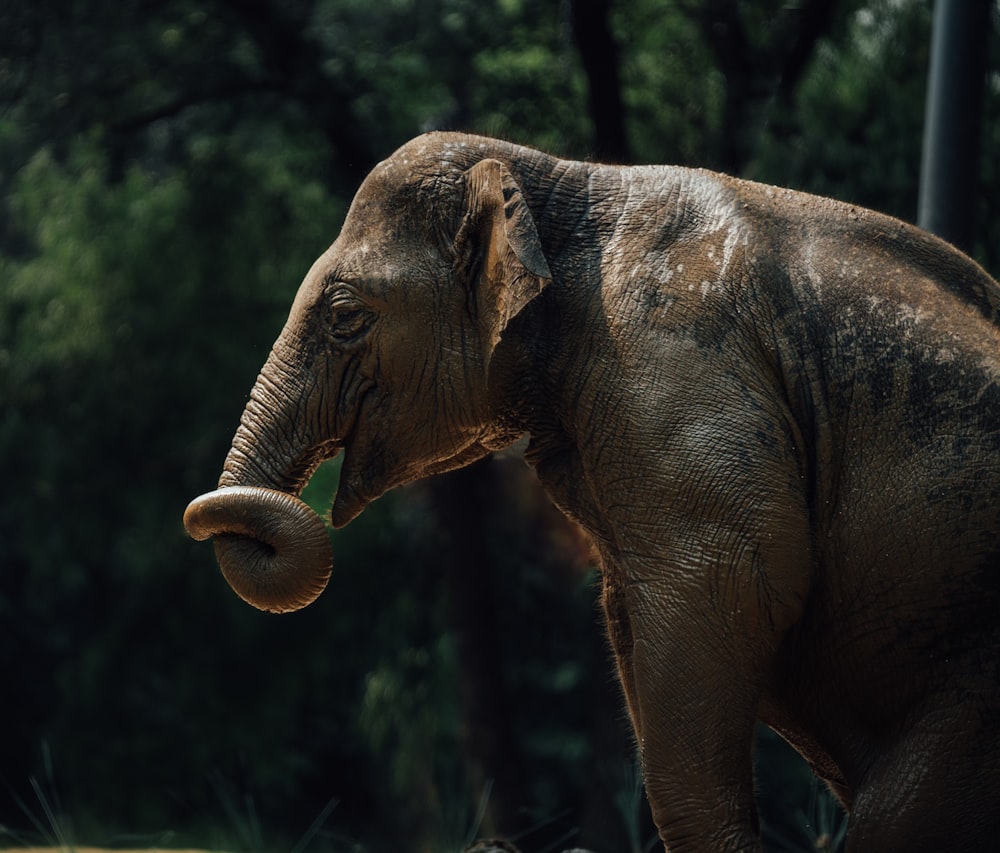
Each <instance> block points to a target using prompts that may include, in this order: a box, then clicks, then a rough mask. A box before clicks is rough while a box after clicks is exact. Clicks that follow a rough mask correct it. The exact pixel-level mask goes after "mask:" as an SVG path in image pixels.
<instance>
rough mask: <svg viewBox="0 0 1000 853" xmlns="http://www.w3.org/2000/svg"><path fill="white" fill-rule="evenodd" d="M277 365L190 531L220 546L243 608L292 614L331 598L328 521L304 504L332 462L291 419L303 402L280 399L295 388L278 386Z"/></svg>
mask: <svg viewBox="0 0 1000 853" xmlns="http://www.w3.org/2000/svg"><path fill="white" fill-rule="evenodd" d="M278 362H280V359H278V357H277V356H276V354H275V353H272V356H271V359H269V362H268V364H266V365H265V366H264V370H262V371H261V374H260V377H259V378H258V380H257V382H256V384H255V385H254V388H253V391H252V392H251V395H250V400H249V402H248V403H247V407H246V409H245V410H244V412H243V417H242V419H241V421H240V426H239V429H238V430H237V432H236V435H235V437H234V438H233V444H232V447H231V449H230V451H229V454H228V456H227V457H226V462H225V467H224V470H223V474H222V476H221V478H220V479H219V488H218V489H217V490H216V491H213V492H208V493H207V494H204V495H201V496H200V497H198V498H195V499H194V500H193V501H191V503H190V504H189V505H188V507H187V510H186V511H185V513H184V527H185V528H186V530H187V532H188V534H189V535H190V536H191V537H192V538H194V539H197V540H204V539H208V538H210V537H211V538H214V544H215V555H216V559H217V560H218V562H219V566H220V568H221V569H222V573H223V575H224V576H225V578H226V580H227V581H228V582H229V585H230V586H232V588H233V590H234V591H235V592H236V594H237V595H239V596H240V597H241V598H242V599H243V600H244V601H246V602H248V603H249V604H252V605H253V606H254V607H257V608H259V609H261V610H266V611H269V612H272V613H286V612H289V611H292V610H299V609H301V608H303V607H305V606H306V605H307V604H310V603H312V602H313V601H314V600H315V599H316V598H317V597H318V596H319V595H320V593H321V592H322V591H323V590H324V588H325V587H326V584H327V581H328V580H329V578H330V572H331V570H332V567H333V553H332V549H331V547H330V538H329V534H328V533H327V529H326V525H325V524H324V523H323V520H322V519H321V518H320V517H319V516H318V515H317V514H316V513H315V512H314V511H313V510H312V509H311V508H310V507H309V506H308V505H306V504H305V503H304V502H303V501H301V500H300V499H299V498H298V495H299V494H300V493H301V491H302V488H303V487H304V486H305V484H306V482H308V480H309V477H310V476H311V474H312V473H313V471H314V470H315V468H316V466H317V465H318V464H319V462H320V461H322V458H323V456H324V455H328V454H325V453H324V452H323V447H324V445H321V444H317V443H316V442H315V441H314V440H313V437H312V434H311V430H310V431H309V432H310V434H308V435H307V434H306V432H305V430H304V429H303V426H302V424H301V423H297V422H296V419H295V418H294V417H290V414H291V413H292V412H297V413H298V417H299V418H301V413H302V411H303V407H302V400H301V399H297V400H293V401H288V400H287V399H284V398H283V395H282V394H280V393H279V389H281V388H284V387H295V386H294V384H293V383H291V382H276V381H274V378H275V377H276V376H280V375H281V373H280V372H277V373H276V370H278V367H279V364H278ZM286 375H287V374H286ZM326 449H327V450H329V449H330V446H329V443H327V445H326Z"/></svg>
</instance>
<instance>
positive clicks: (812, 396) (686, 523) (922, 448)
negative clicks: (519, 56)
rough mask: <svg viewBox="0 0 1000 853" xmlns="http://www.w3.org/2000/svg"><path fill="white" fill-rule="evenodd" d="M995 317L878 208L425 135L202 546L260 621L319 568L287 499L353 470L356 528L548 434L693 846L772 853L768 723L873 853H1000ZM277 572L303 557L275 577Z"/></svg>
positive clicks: (383, 194)
mask: <svg viewBox="0 0 1000 853" xmlns="http://www.w3.org/2000/svg"><path fill="white" fill-rule="evenodd" d="M998 305H1000V291H998V288H997V285H996V284H995V283H994V282H993V281H992V280H991V279H990V278H989V277H988V276H987V275H986V274H985V273H984V272H983V271H982V270H981V269H979V268H978V267H977V266H976V265H975V264H974V263H972V262H971V261H970V260H968V259H967V258H966V257H964V256H963V255H961V254H959V253H958V252H956V251H955V250H954V249H952V248H950V247H949V246H947V245H945V244H944V243H942V242H940V241H938V240H936V239H935V238H933V237H930V236H928V235H927V234H925V233H923V232H921V231H918V230H916V229H914V228H912V227H910V226H907V225H904V224H902V223H900V222H897V221H895V220H892V219H889V218H886V217H884V216H881V215H878V214H875V213H872V212H870V211H866V210H860V209H857V208H853V207H849V206H847V205H844V204H839V203H837V202H833V201H829V200H826V199H821V198H815V197H811V196H807V195H802V194H798V193H794V192H789V191H786V190H781V189H775V188H771V187H766V186H762V185H758V184H753V183H748V182H744V181H739V180H734V179H732V178H728V177H725V176H722V175H717V174H712V173H708V172H703V171H692V170H687V169H681V168H671V167H636V168H632V167H626V168H618V167H610V166H600V165H593V164H590V163H577V162H568V161H564V160H558V159H555V158H552V157H549V156H546V155H544V154H541V153H538V152H536V151H532V150H529V149H526V148H521V147H518V146H515V145H511V144H507V143H504V142H499V141H496V140H491V139H483V138H478V137H470V136H461V135H453V134H431V135H427V136H422V137H419V138H418V139H415V140H413V141H412V142H410V143H409V144H407V145H405V146H404V147H403V148H401V149H400V150H399V151H397V152H396V153H395V154H393V155H392V156H391V157H390V158H389V159H388V160H386V161H384V162H383V163H381V164H380V165H379V166H377V167H376V168H375V169H374V171H373V172H372V174H371V175H370V176H369V177H368V178H367V179H366V180H365V182H364V184H363V185H362V187H361V189H360V190H359V192H358V194H357V197H356V198H355V200H354V203H353V205H352V207H351V209H350V212H349V214H348V216H347V220H346V222H345V223H344V226H343V230H342V232H341V234H340V236H339V238H338V239H337V241H336V242H335V243H334V244H333V246H332V247H331V248H330V249H329V250H328V251H327V252H326V253H325V254H324V255H323V256H322V257H320V259H319V260H318V261H317V262H316V264H315V265H314V266H313V268H312V269H311V270H310V272H309V274H308V275H307V276H306V279H305V281H304V282H303V284H302V287H301V289H300V291H299V293H298V296H297V298H296V300H295V303H294V305H293V306H292V310H291V315H290V316H289V319H288V323H287V325H286V327H285V329H284V331H283V332H282V334H281V337H280V338H279V339H278V341H277V343H276V344H275V346H274V350H273V352H272V354H271V356H270V358H269V359H268V361H267V363H266V364H265V366H264V368H263V371H262V372H261V375H260V378H259V379H258V381H257V384H256V386H255V387H254V389H253V393H252V396H251V400H250V402H249V404H248V405H247V408H246V412H245V413H244V415H243V420H242V423H241V425H240V428H239V431H238V432H237V434H236V437H235V439H234V441H233V446H232V450H231V452H230V454H229V456H228V458H227V460H226V463H225V469H224V472H223V474H222V478H221V480H220V487H222V489H221V491H219V492H214V493H211V494H210V495H207V496H204V497H203V498H201V499H199V500H198V501H195V502H194V503H193V504H192V508H191V509H190V510H189V514H188V515H189V518H188V523H189V529H191V531H192V533H193V534H194V535H197V536H199V537H201V538H206V537H208V536H210V535H213V534H218V539H217V541H221V542H228V543H229V545H233V543H234V542H235V543H236V545H238V546H239V547H235V546H234V547H231V548H229V551H230V552H231V553H229V554H228V555H227V554H226V553H225V552H226V548H227V547H229V546H226V547H224V548H222V550H221V551H220V559H223V561H224V562H226V561H228V562H229V564H230V565H229V566H228V571H227V575H228V576H230V577H231V578H236V581H235V582H234V583H235V584H236V585H237V588H238V589H239V590H240V592H241V594H243V595H245V596H246V597H247V598H248V599H250V600H252V601H255V602H256V603H258V605H259V606H263V607H267V608H268V609H275V610H281V609H289V608H293V607H297V606H301V604H303V603H305V602H307V601H308V600H311V598H312V597H314V596H315V595H316V594H318V590H319V589H320V588H322V584H323V583H324V582H325V577H326V574H328V572H329V553H320V552H324V548H325V547H326V546H323V545H320V544H318V542H319V536H318V534H317V532H316V530H317V528H315V525H314V523H313V525H312V526H310V522H309V521H308V519H305V520H304V516H308V515H309V513H310V512H311V511H309V510H308V509H305V510H304V511H303V510H302V509H301V508H299V507H292V508H290V509H288V513H289V515H290V516H291V517H292V522H293V524H296V525H299V526H300V527H303V526H304V528H309V529H310V530H312V531H313V532H312V533H309V534H308V535H306V534H301V537H302V538H304V539H305V540H306V541H307V543H308V544H307V546H306V547H305V551H306V553H305V554H302V555H300V554H296V553H294V551H292V552H287V549H288V548H294V542H296V541H298V539H299V537H300V534H298V533H296V534H294V535H292V536H290V537H289V536H286V537H285V538H284V539H283V540H282V541H281V543H278V544H276V535H277V534H274V533H273V532H267V533H261V534H260V538H262V539H263V540H264V541H265V543H267V544H265V545H264V546H259V545H257V544H256V543H255V542H254V541H253V539H254V537H255V536H256V534H255V531H256V530H257V529H258V528H259V527H260V525H261V524H262V523H263V521H262V519H263V520H264V521H267V522H268V523H269V524H270V525H271V527H272V528H273V527H275V525H276V524H277V523H278V522H276V521H275V518H278V521H280V520H281V513H283V512H285V510H283V509H281V510H280V511H279V507H280V506H282V504H281V503H280V500H279V499H276V498H274V496H273V493H272V491H271V490H278V491H280V492H286V493H290V494H297V493H298V492H299V491H300V490H301V489H302V487H303V485H304V484H305V483H306V481H307V479H308V478H309V476H310V474H311V472H312V471H313V470H314V469H315V466H316V465H317V464H318V463H319V462H320V461H321V460H323V459H326V458H328V457H331V456H334V455H336V454H337V453H338V452H340V451H341V450H343V452H344V454H345V456H344V461H343V472H342V475H341V478H342V479H341V485H340V489H339V493H338V494H337V496H336V500H335V502H334V504H333V509H332V521H333V524H334V525H336V526H340V525H343V524H346V523H347V522H348V521H350V520H351V519H352V518H354V516H356V515H357V514H358V513H359V512H361V510H362V509H363V508H364V507H365V506H366V505H367V504H368V503H369V502H370V501H372V500H374V499H375V498H377V497H378V496H379V495H381V494H382V493H384V492H385V491H386V490H388V489H390V488H392V487H394V486H398V485H400V484H402V483H406V482H409V481H412V480H415V479H417V478H420V477H426V476H427V475H429V474H433V473H436V472H440V471H446V470H448V469H451V468H455V467H458V466H461V465H465V464H467V463H469V462H472V461H473V460H475V459H478V458H480V457H482V456H484V455H486V454H488V453H489V452H491V451H493V450H495V449H498V448H502V447H505V446H507V445H509V444H510V443H512V442H513V441H514V440H515V439H517V438H518V437H520V436H522V435H523V434H528V435H530V446H529V449H528V451H527V454H526V456H527V460H528V462H529V463H530V464H531V465H533V466H534V467H535V469H536V471H537V473H538V476H539V478H540V479H541V482H542V483H543V485H544V486H545V488H546V489H547V491H548V493H549V494H550V495H551V496H552V498H553V500H554V501H555V502H556V503H557V504H558V505H559V506H560V507H561V508H562V509H563V510H564V511H565V512H566V513H567V514H568V515H569V516H571V517H572V518H574V519H575V520H576V521H578V522H579V523H580V524H581V525H582V526H583V527H584V528H585V529H586V530H587V531H588V532H589V533H590V535H591V536H592V538H593V540H594V541H595V543H596V544H597V547H598V550H599V552H600V555H601V559H602V563H603V573H604V606H605V609H606V613H607V623H608V630H609V634H610V637H611V641H612V643H613V646H614V649H615V652H616V655H617V659H618V663H619V666H620V672H621V678H622V683H623V685H624V689H625V695H626V698H627V701H628V707H629V710H630V713H631V718H632V721H633V723H634V726H635V731H636V736H637V739H638V745H639V749H640V751H641V756H642V763H643V769H644V774H645V783H646V790H647V793H648V796H649V801H650V803H651V805H652V810H653V815H654V818H655V821H656V824H657V826H658V827H659V831H660V836H661V837H662V839H663V841H664V842H665V844H666V845H667V846H668V847H669V849H670V850H671V851H681V850H756V849H759V841H758V835H757V824H756V817H755V812H754V804H753V790H752V771H751V745H752V740H753V728H754V721H755V720H756V719H758V718H759V719H761V720H763V721H764V722H766V723H767V724H768V725H770V726H772V727H773V728H774V729H776V730H777V731H778V732H780V733H781V734H782V735H784V736H785V737H786V738H787V739H788V740H789V741H790V742H791V743H792V744H793V745H794V746H795V747H797V748H798V750H799V751H800V752H801V753H802V754H803V755H804V756H805V757H806V758H807V759H808V760H809V762H810V763H811V765H812V766H813V768H814V769H815V771H816V772H817V773H818V774H819V775H820V776H821V777H822V778H824V779H825V780H826V781H827V782H828V783H829V784H830V786H831V787H832V789H833V790H834V792H835V793H836V794H837V795H838V796H839V798H840V799H841V801H842V802H843V803H844V805H845V806H846V807H847V808H848V809H849V810H850V812H851V819H850V831H849V836H848V848H849V849H850V850H872V851H887V850H907V851H914V850H939V849H948V850H959V849H968V850H971V849H988V848H990V847H992V846H994V845H995V844H996V839H997V837H998V833H1000V807H998V805H997V804H998V803H1000V738H998V737H997V731H998V724H1000V667H998V649H1000V600H998V599H1000V565H998V553H1000V539H998V531H1000V517H998V515H1000V499H998V492H1000V434H998V428H1000V388H998V380H1000V328H998V324H997V313H998ZM234 487H241V488H234ZM234 496H235V497H236V498H238V500H234ZM280 497H281V496H280V495H279V496H278V498H280ZM261 501H263V502H264V503H263V504H260V502H261ZM259 505H260V506H263V508H259V509H258V510H255V509H254V507H257V506H259ZM278 526H280V525H278ZM233 533H236V534H238V535H236V536H233V535H231V534H233ZM289 539H290V540H292V543H293V544H291V545H290V544H289V541H288V540H289ZM255 548H256V549H257V550H258V551H260V556H259V560H258V562H256V563H255V562H254V559H257V558H253V559H251V558H249V557H247V556H246V554H247V553H249V552H251V551H253V550H254V549H255ZM275 551H279V552H280V551H285V552H286V553H284V554H283V555H282V554H281V553H279V554H278V555H277V556H278V557H281V558H282V559H284V560H285V563H286V564H287V565H293V566H297V568H295V569H292V570H288V569H287V565H286V568H280V567H279V568H278V569H274V570H273V574H274V575H275V576H276V577H277V578H278V579H277V580H275V581H274V582H273V583H272V580H273V579H272V578H271V575H270V574H269V573H270V572H272V570H271V569H269V568H268V565H269V563H268V561H269V560H273V559H276V557H275ZM234 555H235V556H234ZM247 561H249V562H247ZM299 577H301V578H303V580H302V582H301V584H299V581H298V580H297V578H299ZM248 578H249V580H248ZM290 578H291V579H290ZM297 585H298V586H297ZM299 586H301V587H304V590H305V591H302V589H300V588H299Z"/></svg>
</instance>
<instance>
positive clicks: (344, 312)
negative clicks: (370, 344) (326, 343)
mask: <svg viewBox="0 0 1000 853" xmlns="http://www.w3.org/2000/svg"><path fill="white" fill-rule="evenodd" d="M370 320H371V312H369V311H367V310H365V309H364V308H360V307H354V306H351V307H348V306H344V307H343V308H338V309H337V310H336V311H335V312H334V315H333V327H332V329H331V334H332V335H333V337H334V338H335V339H336V340H337V341H339V342H340V343H352V342H353V341H355V340H358V339H359V338H361V336H362V335H363V334H364V333H365V332H366V331H367V330H368V325H369V322H370Z"/></svg>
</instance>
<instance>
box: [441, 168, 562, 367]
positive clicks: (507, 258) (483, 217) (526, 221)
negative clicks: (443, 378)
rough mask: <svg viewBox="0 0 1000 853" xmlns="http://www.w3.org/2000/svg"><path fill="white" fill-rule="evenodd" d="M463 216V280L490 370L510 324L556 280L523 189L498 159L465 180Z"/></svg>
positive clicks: (458, 247)
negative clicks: (494, 352) (466, 286)
mask: <svg viewBox="0 0 1000 853" xmlns="http://www.w3.org/2000/svg"><path fill="white" fill-rule="evenodd" d="M464 178H465V215H464V218H463V220H462V224H461V226H460V228H459V231H458V235H457V236H456V238H455V258H456V266H457V268H458V272H459V276H460V277H461V279H462V280H463V281H465V282H467V284H468V287H469V307H470V310H471V311H472V313H473V314H474V316H475V317H476V319H477V322H478V324H479V333H480V338H481V340H482V344H483V364H484V367H485V368H486V369H487V370H488V369H489V365H490V361H491V359H492V357H493V350H494V349H495V348H496V345H497V343H498V342H499V341H500V337H501V336H502V335H503V332H504V329H506V328H507V324H508V323H510V321H511V320H512V319H513V318H514V317H516V316H517V315H518V314H519V313H520V312H521V310H522V309H523V308H524V307H525V306H526V305H527V304H528V303H529V302H530V301H531V300H532V299H534V298H535V297H536V296H538V294H540V293H541V292H542V290H544V289H545V287H546V285H547V284H548V283H549V281H551V279H552V273H551V272H550V271H549V265H548V263H546V261H545V255H544V254H543V253H542V244H541V241H540V240H539V238H538V231H537V229H536V228H535V221H534V219H532V216H531V211H530V210H529V209H528V205H527V204H525V201H524V196H522V194H521V188H520V187H519V186H518V185H517V182H516V181H515V180H514V177H513V176H512V175H511V173H510V172H509V171H508V169H507V167H506V166H505V165H504V164H503V163H501V162H500V161H499V160H492V159H491V160H482V161H480V162H479V163H477V164H476V165H475V166H473V167H472V168H471V169H469V170H468V171H467V172H466V173H465V175H464Z"/></svg>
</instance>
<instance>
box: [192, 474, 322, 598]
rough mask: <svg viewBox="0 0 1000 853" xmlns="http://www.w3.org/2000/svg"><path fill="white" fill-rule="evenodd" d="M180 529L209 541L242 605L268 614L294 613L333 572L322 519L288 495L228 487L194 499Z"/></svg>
mask: <svg viewBox="0 0 1000 853" xmlns="http://www.w3.org/2000/svg"><path fill="white" fill-rule="evenodd" d="M184 527H185V528H186V529H187V532H188V534H189V535H190V536H191V537H192V538H194V539H198V540H204V539H208V538H210V537H214V540H215V542H214V544H215V555H216V558H217V559H218V561H219V566H220V567H221V569H222V573H223V575H225V578H226V580H227V581H229V584H230V586H232V588H233V589H234V590H235V591H236V593H237V595H239V596H240V597H241V598H242V599H243V600H244V601H246V602H248V603H249V604H252V605H253V606H254V607H258V608H260V609H261V610H267V611H270V612H272V613H286V612H289V611H292V610H299V609H301V608H302V607H305V606H306V605H307V604H310V603H312V602H313V601H314V600H315V599H316V598H317V597H318V596H319V594H320V593H321V592H323V590H324V589H325V588H326V584H327V581H328V580H329V578H330V572H331V570H332V568H333V553H332V550H331V548H330V539H329V536H328V534H327V531H326V526H325V525H324V524H323V521H322V519H320V517H319V516H318V515H317V514H316V513H315V512H313V510H312V509H310V508H309V507H308V506H307V505H306V504H305V503H303V502H302V501H301V500H299V499H298V498H297V497H295V496H293V495H289V494H286V493H285V492H281V491H277V490H275V489H269V488H263V487H260V486H227V487H224V488H221V489H218V490H216V491H214V492H209V493H207V494H204V495H201V496H200V497H198V498H195V499H194V500H193V501H191V503H190V504H189V505H188V508H187V510H186V511H185V513H184Z"/></svg>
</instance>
